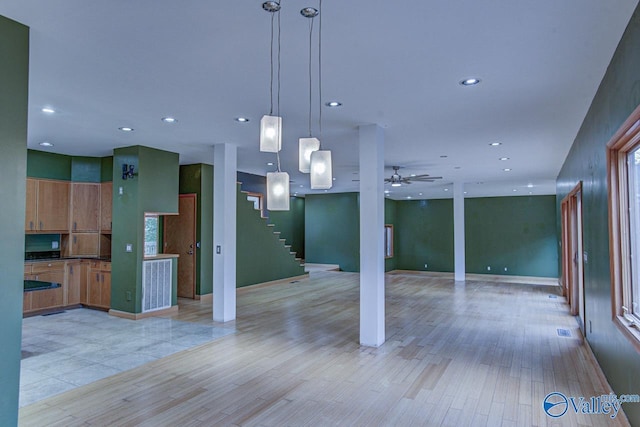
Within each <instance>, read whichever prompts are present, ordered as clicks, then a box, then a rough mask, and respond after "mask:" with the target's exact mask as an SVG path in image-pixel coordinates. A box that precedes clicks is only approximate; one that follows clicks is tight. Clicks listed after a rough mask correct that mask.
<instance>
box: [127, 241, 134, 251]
mask: <svg viewBox="0 0 640 427" xmlns="http://www.w3.org/2000/svg"><path fill="white" fill-rule="evenodd" d="M125 251H127V252H133V244H132V243H127V246H126V247H125Z"/></svg>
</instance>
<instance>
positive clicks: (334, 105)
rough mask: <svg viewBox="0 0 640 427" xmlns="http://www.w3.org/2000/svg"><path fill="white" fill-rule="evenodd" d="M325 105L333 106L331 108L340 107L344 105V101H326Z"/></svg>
mask: <svg viewBox="0 0 640 427" xmlns="http://www.w3.org/2000/svg"><path fill="white" fill-rule="evenodd" d="M324 105H326V106H327V107H331V108H333V107H340V106H341V105H342V102H339V101H329V102H327V103H326V104H324Z"/></svg>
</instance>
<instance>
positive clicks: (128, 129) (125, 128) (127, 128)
mask: <svg viewBox="0 0 640 427" xmlns="http://www.w3.org/2000/svg"><path fill="white" fill-rule="evenodd" d="M118 129H120V130H121V131H122V132H133V128H130V127H126V126H123V127H119V128H118Z"/></svg>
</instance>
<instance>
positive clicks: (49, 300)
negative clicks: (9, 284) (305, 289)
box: [22, 261, 65, 313]
mask: <svg viewBox="0 0 640 427" xmlns="http://www.w3.org/2000/svg"><path fill="white" fill-rule="evenodd" d="M24 278H25V280H39V281H42V282H54V283H59V284H60V287H59V288H54V289H43V290H36V291H29V292H24V293H23V299H22V311H23V312H24V313H29V312H35V311H38V310H44V309H49V308H58V307H62V306H64V284H65V263H64V261H52V262H34V263H25V266H24Z"/></svg>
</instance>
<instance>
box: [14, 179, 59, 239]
mask: <svg viewBox="0 0 640 427" xmlns="http://www.w3.org/2000/svg"><path fill="white" fill-rule="evenodd" d="M26 212H27V215H26V218H25V231H27V232H49V233H50V232H58V233H66V232H68V231H69V183H68V182H64V181H49V180H39V179H30V178H28V179H27V209H26Z"/></svg>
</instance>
